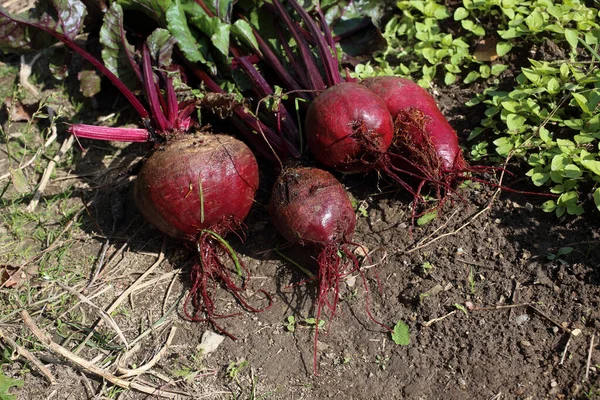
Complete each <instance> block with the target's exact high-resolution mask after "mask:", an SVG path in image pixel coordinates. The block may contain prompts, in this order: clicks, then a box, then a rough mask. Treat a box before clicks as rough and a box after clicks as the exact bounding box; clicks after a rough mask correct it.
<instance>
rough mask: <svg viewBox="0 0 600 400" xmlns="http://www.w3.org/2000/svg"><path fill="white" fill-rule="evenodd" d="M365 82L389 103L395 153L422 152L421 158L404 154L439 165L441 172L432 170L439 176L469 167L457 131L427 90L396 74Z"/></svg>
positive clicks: (410, 158)
mask: <svg viewBox="0 0 600 400" xmlns="http://www.w3.org/2000/svg"><path fill="white" fill-rule="evenodd" d="M361 84H362V85H364V86H365V87H367V88H369V89H370V90H371V91H373V92H374V93H375V94H377V95H378V96H379V97H380V98H381V99H382V100H383V101H384V102H385V104H386V106H387V108H388V110H389V112H390V114H391V115H392V117H393V118H394V120H395V124H396V133H395V137H394V144H393V146H392V149H390V151H391V152H392V153H393V152H395V151H397V150H400V151H401V152H405V153H410V152H414V153H421V154H420V155H418V156H417V157H414V156H413V155H411V154H404V156H405V157H406V158H407V159H409V160H414V162H425V164H429V165H431V166H434V165H437V166H438V167H439V168H440V169H441V171H432V173H434V174H435V175H438V174H439V173H440V172H442V173H443V172H455V171H463V170H464V169H465V168H466V167H467V164H466V161H465V159H464V157H463V155H462V150H461V148H460V146H459V145H458V137H457V135H456V131H455V130H454V129H453V128H452V126H450V124H449V123H448V121H447V120H446V118H445V117H444V115H443V114H442V113H441V111H440V110H439V108H438V106H437V104H436V102H435V99H434V98H433V97H431V95H430V94H429V93H428V92H427V91H426V90H425V89H423V88H422V87H421V86H419V85H418V84H416V83H415V82H413V81H411V80H410V79H406V78H400V77H394V76H379V77H373V78H367V79H365V80H363V81H362V82H361ZM409 146H410V148H409ZM394 147H398V148H394ZM427 153H429V154H428V155H425V154H427ZM424 158H425V159H424ZM430 158H433V159H430ZM436 159H437V160H436Z"/></svg>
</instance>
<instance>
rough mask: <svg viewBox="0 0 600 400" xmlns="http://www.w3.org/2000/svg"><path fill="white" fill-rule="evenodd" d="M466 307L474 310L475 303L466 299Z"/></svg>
mask: <svg viewBox="0 0 600 400" xmlns="http://www.w3.org/2000/svg"><path fill="white" fill-rule="evenodd" d="M465 307H467V310H469V311H473V309H474V308H475V305H473V303H471V302H470V301H465Z"/></svg>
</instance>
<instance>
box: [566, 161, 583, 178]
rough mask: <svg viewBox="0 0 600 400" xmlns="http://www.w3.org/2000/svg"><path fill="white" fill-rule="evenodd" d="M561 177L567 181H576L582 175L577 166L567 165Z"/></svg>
mask: <svg viewBox="0 0 600 400" xmlns="http://www.w3.org/2000/svg"><path fill="white" fill-rule="evenodd" d="M563 175H564V176H565V177H566V178H569V179H577V178H579V177H580V176H581V175H582V173H581V170H580V169H579V167H578V166H577V165H575V164H567V165H565V168H564V170H563Z"/></svg>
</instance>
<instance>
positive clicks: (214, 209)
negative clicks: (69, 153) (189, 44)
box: [134, 134, 271, 339]
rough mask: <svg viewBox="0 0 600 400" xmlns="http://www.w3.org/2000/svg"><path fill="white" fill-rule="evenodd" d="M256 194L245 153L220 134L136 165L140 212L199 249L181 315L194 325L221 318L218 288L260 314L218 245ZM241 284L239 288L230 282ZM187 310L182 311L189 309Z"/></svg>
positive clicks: (192, 138) (193, 139)
mask: <svg viewBox="0 0 600 400" xmlns="http://www.w3.org/2000/svg"><path fill="white" fill-rule="evenodd" d="M257 188H258V165H257V163H256V159H255V158H254V155H253V154H252V152H251V151H250V149H249V148H248V147H247V146H246V145H245V144H244V143H243V142H241V141H239V140H237V139H235V138H233V137H230V136H226V135H205V134H204V135H203V134H197V135H185V136H181V137H177V138H175V139H173V140H171V141H169V142H167V144H165V145H164V146H162V147H159V148H157V149H156V150H155V151H154V152H153V153H152V155H150V157H149V158H148V160H147V161H146V163H145V164H144V165H143V167H142V169H141V171H140V174H139V175H138V177H137V180H136V182H135V188H134V198H135V202H136V204H137V206H138V208H139V210H140V212H141V214H142V215H143V216H144V217H145V218H146V220H148V221H149V222H150V223H151V224H152V225H154V226H155V227H156V228H158V229H159V230H160V231H162V232H163V233H165V234H167V235H169V236H172V237H174V238H177V239H183V240H185V241H186V242H187V243H188V244H189V245H191V246H193V247H194V249H196V250H197V251H198V261H196V262H195V263H194V265H193V266H192V271H191V284H192V287H191V289H190V292H189V294H188V297H187V298H186V300H185V303H184V312H185V314H186V315H187V316H188V318H190V319H191V320H193V321H199V322H201V321H208V322H210V323H212V324H213V325H214V326H215V328H217V329H218V330H219V331H221V332H222V333H224V334H226V335H228V336H229V337H231V338H232V339H235V337H234V336H233V335H231V334H230V333H229V332H227V331H226V330H225V329H223V328H222V327H221V326H219V325H218V324H217V322H216V321H217V320H218V319H220V318H225V317H229V316H232V315H235V314H230V315H223V314H219V313H217V312H216V306H215V303H214V298H215V292H216V289H217V288H218V285H219V284H221V285H223V286H224V287H225V288H226V289H227V290H228V291H229V292H230V293H232V294H233V296H234V297H235V298H236V299H237V300H238V302H239V303H240V304H242V306H244V307H245V308H246V309H247V310H249V311H252V312H258V311H263V310H265V309H266V308H268V307H269V306H270V304H271V298H270V296H269V295H268V293H266V292H265V291H262V290H260V291H259V292H261V293H263V295H264V296H265V297H266V298H267V299H268V300H269V303H268V305H267V306H266V307H265V308H262V309H261V308H255V307H252V306H250V305H249V304H248V301H247V300H246V299H245V298H244V297H243V295H242V291H244V290H245V289H246V284H247V282H248V280H249V278H250V276H249V275H250V274H249V271H248V270H247V268H246V267H245V266H244V264H243V262H242V261H241V260H240V259H239V258H238V257H237V255H236V254H235V252H234V251H233V249H232V248H231V247H230V246H229V244H228V243H227V242H226V241H225V240H224V239H223V237H224V236H225V235H226V234H227V233H229V232H237V231H240V228H241V226H242V220H243V219H244V218H245V217H246V216H247V215H248V212H249V211H250V208H251V207H252V204H253V202H254V194H255V193H256V190H257ZM240 280H241V283H237V282H239V281H240ZM190 302H191V304H192V305H193V307H194V311H190V310H189V304H190Z"/></svg>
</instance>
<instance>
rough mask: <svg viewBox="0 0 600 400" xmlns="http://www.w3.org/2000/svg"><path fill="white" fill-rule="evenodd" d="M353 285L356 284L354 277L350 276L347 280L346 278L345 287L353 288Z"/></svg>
mask: <svg viewBox="0 0 600 400" xmlns="http://www.w3.org/2000/svg"><path fill="white" fill-rule="evenodd" d="M355 284H356V275H350V276H349V277H348V278H346V285H348V287H349V288H352V287H354V285H355Z"/></svg>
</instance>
